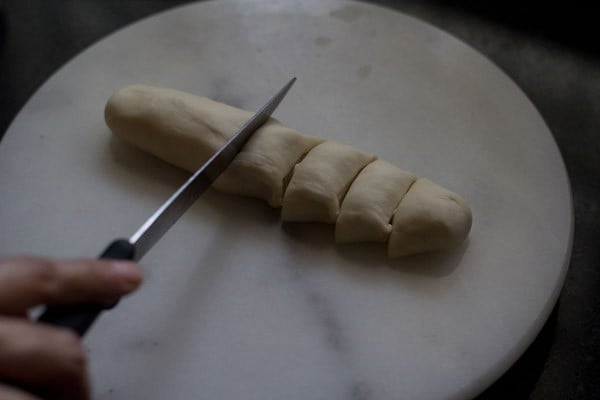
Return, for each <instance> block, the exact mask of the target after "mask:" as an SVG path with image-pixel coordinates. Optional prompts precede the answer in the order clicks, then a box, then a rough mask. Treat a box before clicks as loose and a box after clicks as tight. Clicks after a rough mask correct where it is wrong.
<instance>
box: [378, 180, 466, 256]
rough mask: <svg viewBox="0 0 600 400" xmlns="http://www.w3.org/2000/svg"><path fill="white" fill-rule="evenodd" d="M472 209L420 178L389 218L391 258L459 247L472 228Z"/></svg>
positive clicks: (460, 198)
mask: <svg viewBox="0 0 600 400" xmlns="http://www.w3.org/2000/svg"><path fill="white" fill-rule="evenodd" d="M471 222H472V216H471V210H470V209H469V206H468V205H467V203H466V202H465V201H464V200H463V199H462V197H460V196H459V195H457V194H456V193H452V192H451V191H449V190H447V189H444V188H443V187H441V186H439V185H437V184H435V183H433V182H431V181H430V180H428V179H424V178H419V179H417V181H416V182H415V183H414V184H413V185H412V186H411V187H410V190H409V191H408V192H407V193H406V195H405V196H404V198H403V199H402V201H401V202H400V205H399V206H398V208H397V209H396V211H395V213H394V216H393V218H392V233H391V235H390V239H389V241H388V256H389V257H391V258H394V257H400V256H406V255H410V254H417V253H424V252H430V251H439V250H447V249H450V248H452V247H455V246H457V245H459V244H460V243H461V242H462V241H463V240H464V239H465V238H466V237H467V234H468V233H469V230H470V229H471Z"/></svg>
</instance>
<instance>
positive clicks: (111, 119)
mask: <svg viewBox="0 0 600 400" xmlns="http://www.w3.org/2000/svg"><path fill="white" fill-rule="evenodd" d="M147 92H148V86H145V85H140V84H136V85H129V86H125V87H124V88H121V89H119V90H118V91H116V92H115V93H113V94H112V95H111V96H110V97H109V99H108V101H107V102H106V106H105V107H104V120H105V121H106V124H107V125H108V127H109V128H110V129H111V131H112V132H113V133H114V134H116V135H119V134H120V133H121V131H122V129H120V128H121V124H122V123H123V122H124V121H127V120H129V119H130V118H132V117H135V116H138V115H139V114H140V113H143V110H144V109H146V108H147V107H146V103H145V102H144V101H143V99H144V98H146V97H147Z"/></svg>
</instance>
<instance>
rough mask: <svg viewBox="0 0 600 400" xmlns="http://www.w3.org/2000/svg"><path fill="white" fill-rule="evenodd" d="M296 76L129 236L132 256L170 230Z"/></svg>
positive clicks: (221, 170) (261, 121) (144, 249)
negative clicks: (133, 248)
mask: <svg viewBox="0 0 600 400" xmlns="http://www.w3.org/2000/svg"><path fill="white" fill-rule="evenodd" d="M295 81H296V78H293V79H292V80H290V81H289V82H288V83H287V84H286V85H285V86H284V87H283V88H281V89H280V90H279V92H277V94H276V95H275V96H273V97H272V98H271V100H269V101H268V102H267V104H265V105H264V106H263V107H262V108H261V109H260V110H259V111H258V112H257V113H256V114H254V116H253V117H252V118H250V120H248V122H246V123H245V124H244V126H242V128H241V129H240V130H239V131H237V132H236V134H235V135H233V136H232V137H231V138H230V139H229V140H228V141H227V143H226V144H225V145H224V146H223V147H221V149H219V150H218V151H217V152H216V153H215V154H214V155H213V156H212V157H211V158H210V159H209V160H208V161H207V162H206V163H205V164H204V165H203V166H201V167H200V168H199V169H198V170H197V171H196V172H195V173H194V174H193V175H192V176H191V177H190V178H189V179H188V180H187V181H186V182H185V183H184V184H183V185H182V186H181V187H180V188H179V189H177V191H176V192H175V193H174V194H173V195H172V196H171V197H170V198H169V200H167V201H166V202H165V203H164V204H163V205H162V206H161V207H160V208H159V209H158V210H156V212H155V213H154V214H153V215H152V216H151V217H150V218H148V220H147V221H146V222H145V223H144V224H143V225H142V226H141V227H140V228H139V229H138V231H137V232H136V233H134V234H133V236H131V238H130V239H129V241H130V242H131V244H133V245H134V246H135V256H134V259H135V260H136V261H137V260H140V259H141V258H142V257H143V256H144V255H145V254H146V253H147V252H148V250H150V249H151V248H152V246H154V244H155V243H156V242H157V241H158V240H159V239H160V238H161V237H162V236H163V235H164V234H165V232H167V231H168V230H169V228H170V227H171V226H173V224H174V223H175V222H177V220H178V219H179V217H181V216H182V215H183V214H184V213H185V212H186V211H187V209H188V208H190V206H191V205H192V204H193V203H194V202H195V201H196V199H197V198H198V197H199V196H200V195H201V194H202V193H203V192H204V191H205V190H206V189H208V188H209V187H210V185H211V184H212V183H213V182H214V181H215V180H216V179H217V178H218V177H219V175H221V173H222V172H223V171H225V169H226V168H227V166H228V165H229V164H230V163H231V161H232V160H233V159H234V158H235V156H236V155H237V154H238V153H239V152H240V150H241V149H242V147H243V146H244V144H245V143H246V141H247V140H248V139H249V138H250V136H252V134H253V133H254V132H256V130H258V128H260V127H261V126H262V125H263V124H264V123H265V122H266V121H267V120H268V119H269V117H270V116H271V114H272V113H273V111H275V109H276V108H277V106H278V105H279V103H280V102H281V100H283V98H284V97H285V95H286V94H287V92H288V90H289V89H290V87H291V86H292V85H293V84H294V82H295Z"/></svg>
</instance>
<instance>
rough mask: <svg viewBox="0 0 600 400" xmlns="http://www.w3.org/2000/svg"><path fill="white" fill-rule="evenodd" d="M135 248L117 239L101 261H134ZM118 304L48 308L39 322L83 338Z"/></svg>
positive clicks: (125, 241)
mask: <svg viewBox="0 0 600 400" xmlns="http://www.w3.org/2000/svg"><path fill="white" fill-rule="evenodd" d="M134 257H135V246H134V245H133V244H131V243H130V242H129V240H127V239H117V240H115V241H114V242H112V243H111V244H110V245H109V246H108V247H107V248H106V250H104V252H102V254H101V255H100V257H99V258H100V259H109V260H133V259H134ZM117 303H118V301H117V302H115V303H114V304H111V305H108V306H107V305H106V304H89V303H88V304H72V305H65V306H51V307H47V308H46V310H45V311H44V312H43V313H42V315H41V316H40V317H39V318H38V321H39V322H43V323H46V324H51V325H55V326H61V327H64V328H70V329H72V330H73V331H74V332H75V333H77V334H78V335H79V336H83V335H84V334H85V333H86V332H87V330H88V329H89V327H90V326H91V325H92V324H93V323H94V321H95V320H96V318H97V317H98V315H99V314H100V313H101V312H102V311H103V310H107V309H110V308H113V307H114V306H116V305H117Z"/></svg>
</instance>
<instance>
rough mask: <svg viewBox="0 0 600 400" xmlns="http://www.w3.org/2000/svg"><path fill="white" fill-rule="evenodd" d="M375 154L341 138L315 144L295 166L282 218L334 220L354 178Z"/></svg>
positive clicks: (317, 220) (286, 193)
mask: <svg viewBox="0 0 600 400" xmlns="http://www.w3.org/2000/svg"><path fill="white" fill-rule="evenodd" d="M375 158H376V157H375V156H373V155H371V154H367V153H364V152H362V151H360V150H358V149H356V148H354V147H352V146H349V145H347V144H344V143H340V142H335V141H327V142H324V143H321V144H320V145H318V146H316V147H315V148H313V149H312V150H311V151H310V152H309V153H308V154H307V155H306V157H305V158H304V159H303V160H302V161H301V162H300V163H298V164H297V165H296V166H295V167H294V171H293V174H292V179H291V180H290V183H289V185H288V187H287V189H286V191H285V195H284V196H283V207H282V209H281V217H282V219H283V220H284V221H296V222H308V221H311V222H325V223H335V221H336V219H337V217H338V214H339V211H340V204H341V203H342V200H343V198H344V196H345V195H346V192H347V191H348V188H349V187H350V185H351V184H352V182H353V181H354V178H355V177H356V176H357V175H358V173H359V172H360V170H362V169H363V168H364V167H365V166H366V165H367V164H369V163H370V162H372V161H373V160H375Z"/></svg>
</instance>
